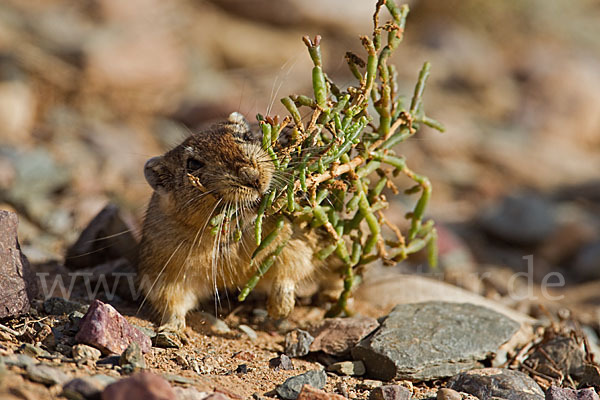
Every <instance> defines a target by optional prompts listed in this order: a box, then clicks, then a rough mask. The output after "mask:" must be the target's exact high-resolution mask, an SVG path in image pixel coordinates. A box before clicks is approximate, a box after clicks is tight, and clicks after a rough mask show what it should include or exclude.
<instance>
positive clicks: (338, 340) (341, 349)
mask: <svg viewBox="0 0 600 400" xmlns="http://www.w3.org/2000/svg"><path fill="white" fill-rule="evenodd" d="M378 326H379V323H378V322H377V320H376V319H375V318H370V317H355V318H331V319H326V320H324V321H323V322H322V323H321V324H320V325H319V326H317V327H316V328H315V329H314V330H313V331H312V332H311V333H312V334H313V336H314V337H315V340H314V341H313V342H312V344H311V346H310V351H323V352H325V353H327V354H331V355H343V354H347V353H348V352H349V351H350V349H352V347H354V346H355V345H356V344H357V343H358V342H360V340H361V339H362V338H363V337H365V336H367V335H368V334H369V333H371V332H373V330H375V328H377V327H378Z"/></svg>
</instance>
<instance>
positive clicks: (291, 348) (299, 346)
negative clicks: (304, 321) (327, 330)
mask: <svg viewBox="0 0 600 400" xmlns="http://www.w3.org/2000/svg"><path fill="white" fill-rule="evenodd" d="M314 340H315V339H314V338H313V337H312V336H311V335H310V333H308V332H306V331H303V330H302V329H294V330H293V331H291V332H288V333H287V335H285V354H286V355H287V356H288V357H304V356H305V355H307V354H308V353H309V351H310V345H311V343H312V342H313V341H314Z"/></svg>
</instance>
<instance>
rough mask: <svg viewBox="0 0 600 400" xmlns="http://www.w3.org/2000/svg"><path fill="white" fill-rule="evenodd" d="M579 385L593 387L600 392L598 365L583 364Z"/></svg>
mask: <svg viewBox="0 0 600 400" xmlns="http://www.w3.org/2000/svg"><path fill="white" fill-rule="evenodd" d="M579 387H593V388H595V389H596V391H597V392H600V367H599V366H597V365H592V364H587V365H585V366H584V367H583V377H582V378H581V382H579Z"/></svg>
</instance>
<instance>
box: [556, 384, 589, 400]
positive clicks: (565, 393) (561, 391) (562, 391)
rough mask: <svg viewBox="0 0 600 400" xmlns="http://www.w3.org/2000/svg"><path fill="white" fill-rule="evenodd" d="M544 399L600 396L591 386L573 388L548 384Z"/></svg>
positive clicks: (585, 398) (587, 398)
mask: <svg viewBox="0 0 600 400" xmlns="http://www.w3.org/2000/svg"><path fill="white" fill-rule="evenodd" d="M546 400H600V398H599V397H598V394H597V393H596V391H595V390H594V389H592V388H587V389H579V390H574V389H569V388H561V387H556V386H550V388H549V389H548V391H547V392H546Z"/></svg>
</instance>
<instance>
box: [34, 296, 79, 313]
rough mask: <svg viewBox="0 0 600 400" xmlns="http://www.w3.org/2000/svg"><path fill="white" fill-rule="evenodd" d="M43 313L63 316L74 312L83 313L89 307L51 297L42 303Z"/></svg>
mask: <svg viewBox="0 0 600 400" xmlns="http://www.w3.org/2000/svg"><path fill="white" fill-rule="evenodd" d="M43 307H44V312H45V313H46V314H48V315H65V314H71V313H74V312H80V313H85V312H87V310H88V308H89V306H87V305H83V304H81V303H77V302H76V301H71V300H67V299H63V298H62V297H51V298H49V299H47V300H45V301H44V303H43Z"/></svg>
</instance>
